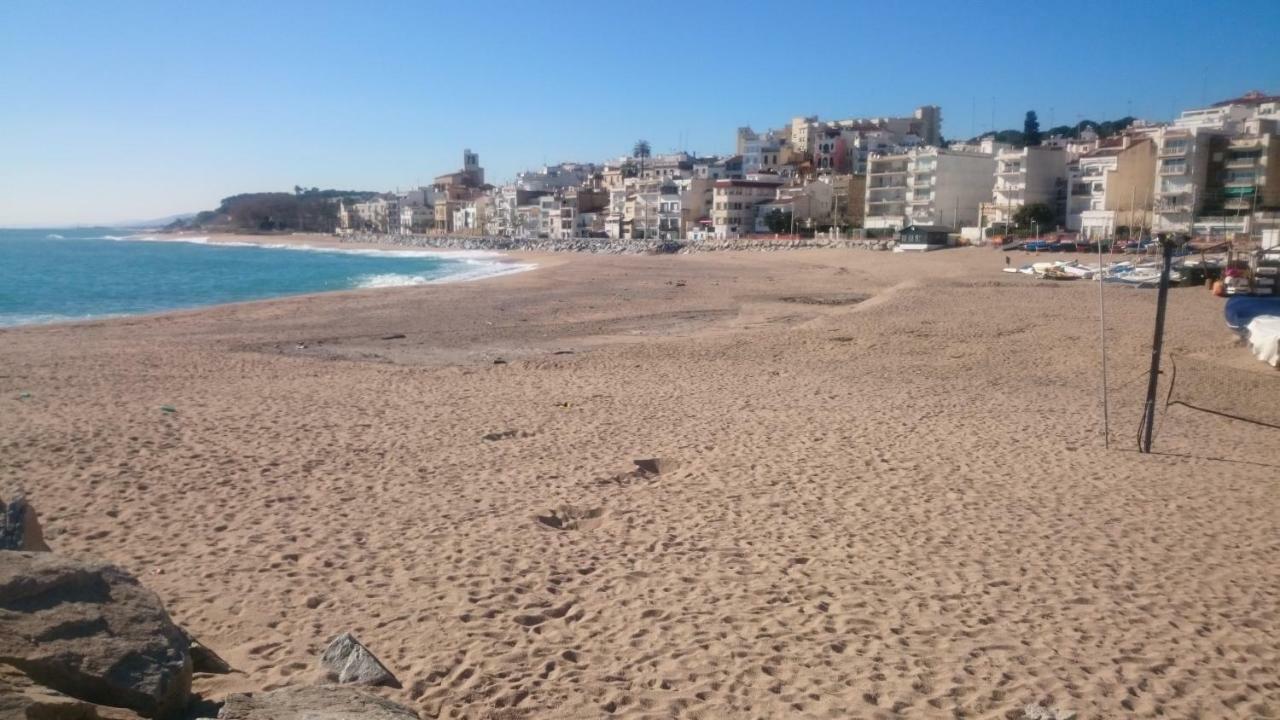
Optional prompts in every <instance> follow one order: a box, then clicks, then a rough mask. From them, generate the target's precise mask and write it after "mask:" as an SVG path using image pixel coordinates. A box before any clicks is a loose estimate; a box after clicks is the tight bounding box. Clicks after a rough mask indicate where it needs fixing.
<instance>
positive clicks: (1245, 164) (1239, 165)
mask: <svg viewBox="0 0 1280 720" xmlns="http://www.w3.org/2000/svg"><path fill="white" fill-rule="evenodd" d="M1257 166H1258V158H1257V157H1256V156H1254V157H1242V158H1235V159H1233V160H1228V161H1226V162H1225V163H1224V164H1223V167H1225V168H1228V169H1232V170H1239V169H1244V170H1248V169H1250V168H1255V167H1257Z"/></svg>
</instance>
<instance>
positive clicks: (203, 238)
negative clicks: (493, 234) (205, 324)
mask: <svg viewBox="0 0 1280 720" xmlns="http://www.w3.org/2000/svg"><path fill="white" fill-rule="evenodd" d="M101 239H103V240H135V241H142V242H178V243H190V244H192V245H210V246H218V245H225V246H227V247H256V248H266V249H268V250H301V251H305V252H323V253H336V254H339V255H365V256H368V257H400V258H435V259H438V260H462V259H477V258H489V259H493V258H500V257H503V255H502V253H500V252H495V251H492V250H385V249H381V248H342V247H329V246H324V245H308V244H306V243H267V242H245V241H243V240H212V239H210V237H209V236H208V235H193V236H191V237H180V236H172V235H170V236H166V237H157V236H155V235H127V236H125V237H118V236H113V235H104V236H103V237H102V238H101Z"/></svg>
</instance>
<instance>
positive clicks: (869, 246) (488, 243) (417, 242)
mask: <svg viewBox="0 0 1280 720" xmlns="http://www.w3.org/2000/svg"><path fill="white" fill-rule="evenodd" d="M337 238H338V241H339V242H343V243H353V244H374V243H378V244H384V245H402V246H404V247H412V248H424V249H432V250H494V251H520V250H524V251H530V252H583V253H602V254H609V255H626V254H661V253H691V252H714V251H726V250H755V251H772V250H797V249H801V248H858V249H866V250H892V249H893V246H894V242H893V240H884V239H879V240H877V239H865V238H841V239H839V240H836V239H834V238H824V237H819V238H794V239H793V238H783V239H775V238H734V239H725V240H615V239H611V238H572V239H568V240H552V239H546V238H506V237H484V236H451V235H379V234H355V235H339V236H337Z"/></svg>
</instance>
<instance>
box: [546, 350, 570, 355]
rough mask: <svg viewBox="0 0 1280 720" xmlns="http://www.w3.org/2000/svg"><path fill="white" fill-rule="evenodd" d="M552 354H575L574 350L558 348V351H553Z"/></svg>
mask: <svg viewBox="0 0 1280 720" xmlns="http://www.w3.org/2000/svg"><path fill="white" fill-rule="evenodd" d="M551 354H552V355H572V354H573V351H572V350H557V351H555V352H553V353H551Z"/></svg>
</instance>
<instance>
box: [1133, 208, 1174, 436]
mask: <svg viewBox="0 0 1280 720" xmlns="http://www.w3.org/2000/svg"><path fill="white" fill-rule="evenodd" d="M1159 239H1160V253H1161V256H1162V258H1163V260H1162V262H1161V263H1160V290H1159V291H1158V293H1157V294H1156V330H1155V337H1153V338H1152V340H1151V370H1150V372H1149V374H1148V376H1147V402H1146V406H1145V407H1144V408H1143V411H1142V436H1141V437H1140V438H1139V446H1140V448H1141V450H1142V452H1144V453H1149V452H1151V433H1152V431H1153V430H1154V427H1155V420H1156V389H1157V386H1158V385H1159V384H1160V351H1161V349H1162V348H1163V347H1164V308H1165V305H1166V303H1167V302H1168V300H1169V270H1170V268H1171V267H1172V265H1173V246H1174V241H1173V239H1172V238H1171V237H1169V236H1168V235H1167V234H1165V233H1161V234H1160V236H1159Z"/></svg>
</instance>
